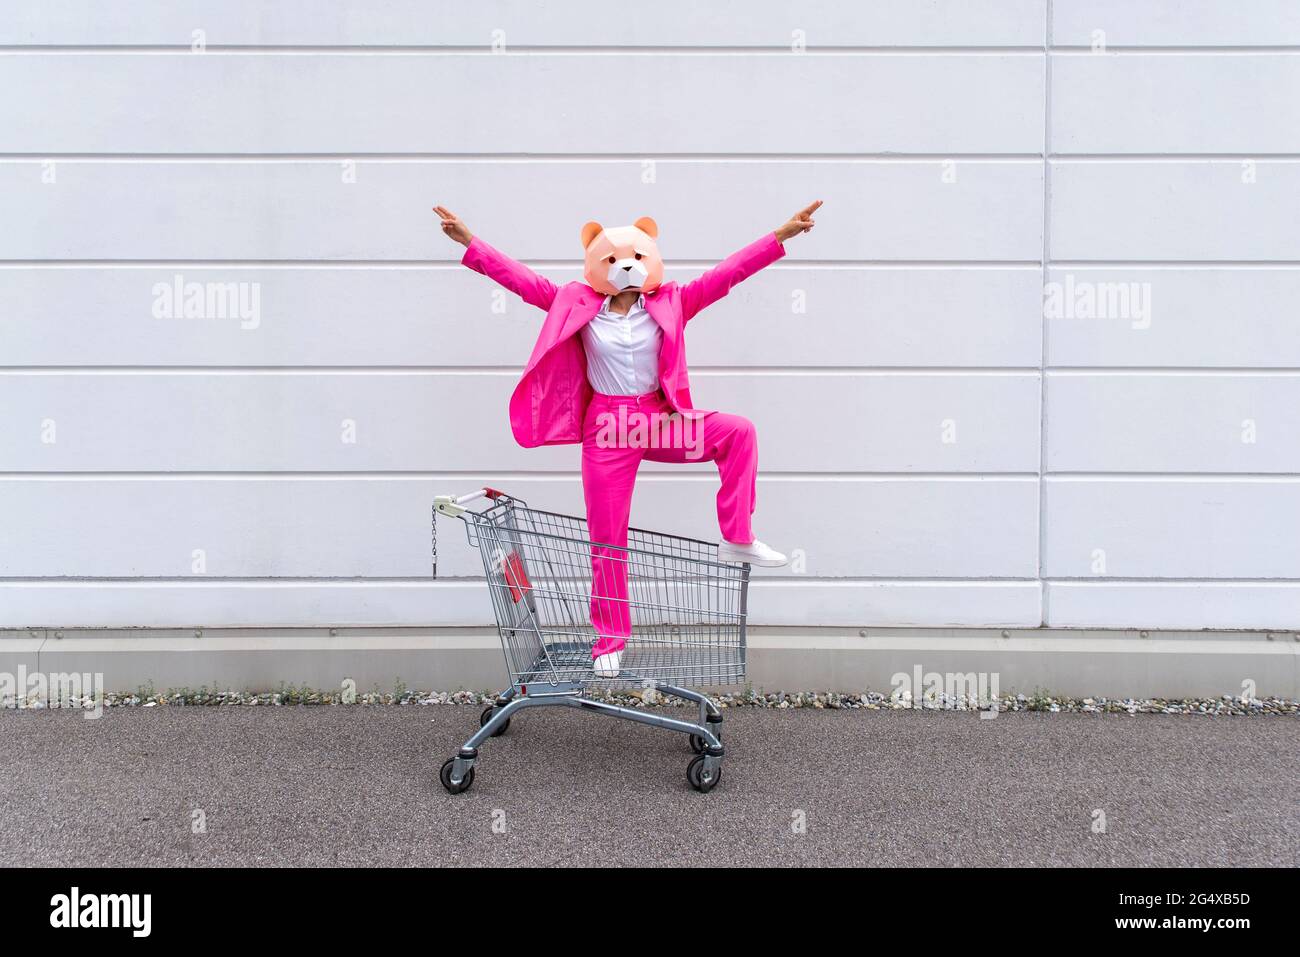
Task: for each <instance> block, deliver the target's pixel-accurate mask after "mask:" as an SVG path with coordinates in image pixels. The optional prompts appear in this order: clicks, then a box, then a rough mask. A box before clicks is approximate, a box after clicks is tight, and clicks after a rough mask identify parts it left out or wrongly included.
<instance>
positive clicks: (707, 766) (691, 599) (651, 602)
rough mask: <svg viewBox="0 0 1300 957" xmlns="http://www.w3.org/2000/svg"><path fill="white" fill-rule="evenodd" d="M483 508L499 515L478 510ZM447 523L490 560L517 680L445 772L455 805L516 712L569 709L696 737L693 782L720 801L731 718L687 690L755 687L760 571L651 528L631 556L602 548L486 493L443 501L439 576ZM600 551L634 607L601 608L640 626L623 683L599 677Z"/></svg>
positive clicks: (501, 627)
mask: <svg viewBox="0 0 1300 957" xmlns="http://www.w3.org/2000/svg"><path fill="white" fill-rule="evenodd" d="M479 499H486V500H487V501H488V502H489V503H490V505H489V507H488V508H486V509H484V510H482V511H471V510H469V509H468V508H467V507H466V506H467V505H468V504H469V503H471V502H475V501H477V500H479ZM439 514H441V515H445V516H449V517H455V518H459V519H461V520H462V521H463V522H464V523H465V530H466V535H467V537H468V539H469V543H470V545H477V546H478V549H479V551H480V553H481V555H482V558H483V573H484V575H485V577H486V579H487V586H488V594H489V596H490V598H491V599H492V610H493V611H494V612H495V613H496V619H497V630H498V632H499V633H500V635H501V648H502V650H503V651H504V652H505V659H506V669H507V670H508V671H509V674H510V687H509V688H506V689H505V690H504V691H502V692H501V693H500V694H499V695H498V696H497V698H496V701H495V703H494V704H492V705H491V706H490V707H488V708H487V710H485V711H484V712H483V714H482V715H481V716H480V719H479V730H478V732H477V733H476V734H475V735H474V736H473V737H471V738H470V739H469V740H468V741H466V742H465V744H464V745H462V747H461V749H460V751H459V752H457V754H456V756H455V757H454V758H448V759H447V762H446V763H445V764H443V766H442V771H441V773H440V777H441V779H442V784H443V786H444V787H445V788H446V789H447V790H448V791H450V792H452V793H453V794H459V793H460V792H462V791H466V790H468V789H469V788H470V786H471V785H472V784H473V783H474V763H475V761H477V760H478V749H479V746H480V745H482V744H483V743H484V742H485V741H486V740H487V739H488V738H490V737H495V736H497V735H500V734H504V733H505V731H506V728H507V727H508V726H509V724H510V719H511V717H512V716H513V715H514V714H515V712H517V711H520V710H522V709H524V708H535V707H547V706H562V707H571V708H581V709H583V710H585V711H590V712H593V713H597V714H605V715H609V716H611V717H616V718H625V719H627V720H629V721H638V722H640V723H642V724H649V725H654V726H656V727H659V728H667V729H668V730H670V731H680V732H682V733H683V734H686V735H689V736H690V738H689V740H690V745H691V749H692V750H693V751H694V752H695V754H696V757H695V758H694V760H692V761H691V762H690V764H689V765H688V767H687V770H686V778H687V780H688V781H689V782H690V784H691V786H692V787H694V788H695V789H696V790H699V791H711V790H712V789H713V787H714V786H715V785H716V784H717V783H718V781H719V780H720V779H721V777H722V756H723V749H722V713H721V711H720V710H719V709H718V707H717V705H716V704H714V702H713V701H712V700H711V699H710V698H709V696H708V695H706V694H703V693H701V692H700V691H695V690H689V689H688V688H687V687H684V686H686V685H693V686H695V687H697V688H699V687H719V686H725V685H734V684H738V683H740V682H742V681H744V678H745V602H746V598H747V594H748V590H749V571H750V569H749V565H744V564H733V563H727V562H720V561H719V560H718V546H717V545H716V544H715V543H712V542H703V541H697V540H696V539H692V538H681V537H679V536H676V535H665V534H661V533H659V532H649V531H645V530H643V529H635V528H634V529H629V531H628V542H627V547H625V548H615V547H613V546H607V545H599V543H593V542H592V541H591V540H590V537H589V535H588V531H587V522H586V520H585V519H582V518H578V517H575V516H572V515H560V514H557V513H555V512H543V511H539V510H538V509H533V508H528V507H527V504H526V503H525V502H523V501H522V500H520V499H517V498H515V497H513V496H511V495H507V494H505V493H504V492H499V491H497V490H496V489H491V488H484V489H480V490H479V491H477V492H472V493H470V494H469V495H462V496H459V497H457V496H450V495H444V496H438V497H437V498H436V499H435V500H434V509H433V521H434V529H433V532H434V539H433V541H434V575H435V576H436V575H437V517H438V515H439ZM596 547H599V548H600V550H601V555H602V561H603V562H604V563H605V564H604V566H603V568H604V571H603V572H602V578H603V577H604V572H607V571H608V570H609V569H610V568H611V567H613V566H611V565H610V564H609V563H611V562H612V563H614V566H616V567H617V568H621V570H622V571H623V572H624V573H625V574H626V583H627V588H626V598H618V599H613V598H608V597H605V595H604V591H605V590H604V589H602V594H601V595H600V596H598V598H597V600H598V601H601V602H611V601H617V602H618V603H620V605H621V606H622V607H620V608H618V609H616V610H615V611H616V612H617V615H618V616H619V617H620V618H621V620H622V621H624V622H627V623H629V624H630V626H631V636H630V637H629V638H628V639H627V646H626V648H625V649H624V650H623V653H622V656H621V668H622V671H621V672H620V673H619V675H618V676H617V677H597V676H596V675H595V673H594V672H593V669H592V658H591V648H592V642H593V640H594V639H595V637H596V634H595V630H594V629H593V627H592V624H591V617H592V608H591V605H592V601H593V598H592V587H591V586H592V549H593V548H596ZM616 574H617V572H616ZM590 688H601V689H637V690H640V691H641V692H643V693H645V692H650V693H663V694H666V695H672V696H674V697H677V698H682V699H684V700H686V701H691V702H694V703H695V704H697V705H698V706H699V721H698V722H691V721H685V720H681V719H678V718H671V717H668V716H666V715H664V714H661V713H657V712H650V711H643V710H638V709H634V708H626V707H620V706H619V705H616V704H612V703H610V702H609V701H603V700H596V699H594V698H592V697H589V696H588V695H587V691H588V689H590Z"/></svg>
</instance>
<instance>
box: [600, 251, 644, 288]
mask: <svg viewBox="0 0 1300 957" xmlns="http://www.w3.org/2000/svg"><path fill="white" fill-rule="evenodd" d="M649 275H650V274H649V273H648V272H647V271H646V268H645V266H643V265H641V263H640V262H638V261H637V260H636V259H633V258H631V257H629V258H627V259H620V260H618V261H616V262H613V263H611V264H610V267H609V273H608V274H607V275H606V277H605V278H606V279H608V280H609V284H610V285H611V286H613V287H614V288H615V289H617V290H618V291H619V292H622V291H623V290H624V289H640V288H641V287H642V286H644V285H645V281H646V279H647V278H649Z"/></svg>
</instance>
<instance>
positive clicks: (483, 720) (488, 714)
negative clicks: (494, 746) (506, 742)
mask: <svg viewBox="0 0 1300 957" xmlns="http://www.w3.org/2000/svg"><path fill="white" fill-rule="evenodd" d="M494 711H496V708H495V707H489V708H488V709H487V710H485V711H484V712H483V713H482V714H481V715H479V716H478V726H479V727H480V728H481V727H483V726H484V725H485V724H487V723H488V722H489V721H491V720H492V714H493V712H494ZM508 727H510V719H509V718H506V720H505V722H504V723H503V724H502V725H501V727H499V728H497V729H496V730H495V731H493V732H492V737H494V738H499V737H501V735H503V734H505V733H506V728H508Z"/></svg>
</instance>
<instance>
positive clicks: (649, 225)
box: [632, 216, 659, 239]
mask: <svg viewBox="0 0 1300 957" xmlns="http://www.w3.org/2000/svg"><path fill="white" fill-rule="evenodd" d="M632 225H633V226H635V227H636V228H637V229H639V230H641V232H643V233H645V234H646V235H647V236H649V237H650V238H651V239H658V238H659V224H658V223H656V222H655V221H654V220H653V219H651V218H650V217H649V216H642V217H641V218H640V219H638V220H637V221H636V222H635V223H633V224H632Z"/></svg>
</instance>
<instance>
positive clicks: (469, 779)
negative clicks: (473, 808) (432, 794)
mask: <svg viewBox="0 0 1300 957" xmlns="http://www.w3.org/2000/svg"><path fill="white" fill-rule="evenodd" d="M455 762H456V759H455V758H448V759H447V760H446V762H445V763H444V764H443V766H442V770H441V771H439V772H438V780H440V781H442V786H443V787H445V788H446V789H447V790H448V791H450V792H451V793H452V794H460V793H462V792H464V791H468V790H469V788H470V785H471V784H473V783H474V769H473V768H470V769H469V770H468V771H466V772H465V777H464V778H462V779H461V782H460V784H452V783H451V766H452V765H453V764H455Z"/></svg>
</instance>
